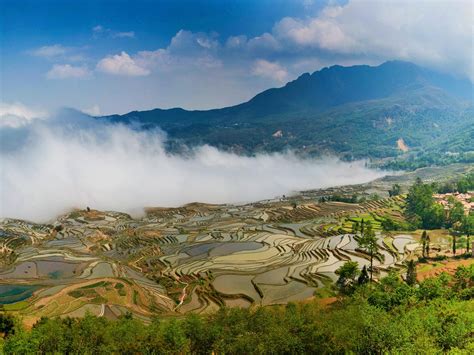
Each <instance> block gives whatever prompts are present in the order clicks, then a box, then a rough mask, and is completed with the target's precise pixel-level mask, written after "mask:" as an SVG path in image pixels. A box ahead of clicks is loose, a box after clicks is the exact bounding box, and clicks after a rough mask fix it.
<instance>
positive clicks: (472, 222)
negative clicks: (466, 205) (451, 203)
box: [461, 213, 474, 253]
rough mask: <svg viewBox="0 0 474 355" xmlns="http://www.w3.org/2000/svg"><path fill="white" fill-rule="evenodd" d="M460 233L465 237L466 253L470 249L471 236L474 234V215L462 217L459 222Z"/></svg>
mask: <svg viewBox="0 0 474 355" xmlns="http://www.w3.org/2000/svg"><path fill="white" fill-rule="evenodd" d="M461 232H462V233H463V234H465V235H466V253H469V248H470V247H471V235H472V234H473V233H474V214H472V213H470V214H469V215H468V216H464V217H463V219H462V222H461Z"/></svg>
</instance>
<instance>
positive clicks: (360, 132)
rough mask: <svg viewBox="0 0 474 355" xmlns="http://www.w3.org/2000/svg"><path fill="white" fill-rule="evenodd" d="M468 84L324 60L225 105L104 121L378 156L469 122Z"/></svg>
mask: <svg viewBox="0 0 474 355" xmlns="http://www.w3.org/2000/svg"><path fill="white" fill-rule="evenodd" d="M473 101H474V100H473V85H472V83H471V82H470V81H469V80H466V79H458V78H455V77H452V76H449V75H446V74H441V73H437V72H435V71H432V70H428V69H425V68H422V67H419V66H417V65H415V64H412V63H407V62H400V61H390V62H386V63H383V64H381V65H379V66H376V67H372V66H367V65H357V66H351V67H342V66H338V65H336V66H332V67H329V68H324V69H322V70H320V71H316V72H314V73H312V74H309V73H306V74H303V75H301V76H300V77H299V78H297V79H296V80H294V81H292V82H289V83H287V84H286V85H285V86H283V87H281V88H273V89H269V90H266V91H263V92H262V93H260V94H258V95H256V96H255V97H254V98H252V99H251V100H249V101H247V102H245V103H242V104H239V105H236V106H232V107H226V108H222V109H214V110H206V111H187V110H184V109H181V108H173V109H168V110H163V109H154V110H150V111H141V112H139V111H133V112H130V113H128V114H125V115H113V116H107V117H103V118H105V119H107V120H109V121H111V122H121V123H125V124H138V125H139V126H140V127H142V128H144V129H150V128H155V127H160V128H161V129H163V130H165V131H166V132H167V133H168V136H169V137H170V147H171V149H179V144H180V143H185V144H187V145H195V144H203V143H205V144H211V145H214V146H217V147H219V148H223V149H228V150H233V151H237V152H241V153H247V154H252V153H255V152H259V151H267V152H268V151H281V150H284V149H288V148H291V149H295V150H297V151H300V152H303V153H306V154H312V155H319V154H324V153H333V154H337V155H339V156H341V157H343V158H346V159H354V158H361V157H371V158H385V157H393V156H397V155H399V154H401V153H404V154H407V151H417V150H418V151H419V150H422V149H423V148H424V147H426V146H432V145H433V141H440V142H441V141H443V142H444V141H446V140H447V139H449V137H450V135H454V134H456V135H459V132H458V131H459V129H461V128H462V127H464V129H465V127H466V126H467V127H468V128H469V127H471V126H472V125H473V121H474V116H473V115H472V113H473V109H472V108H473Z"/></svg>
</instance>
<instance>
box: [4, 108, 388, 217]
mask: <svg viewBox="0 0 474 355" xmlns="http://www.w3.org/2000/svg"><path fill="white" fill-rule="evenodd" d="M0 133H2V134H3V135H5V134H7V135H12V134H13V133H12V128H11V127H9V130H8V131H6V132H5V131H3V132H2V130H1V129H0ZM14 133H15V137H16V139H15V145H14V146H13V147H11V146H10V147H8V146H7V145H1V150H0V200H1V205H0V217H12V218H22V219H28V220H33V221H47V220H49V219H51V218H53V217H55V216H56V215H58V214H61V213H63V212H65V211H67V210H68V209H71V208H74V207H77V208H85V207H86V206H90V207H92V208H96V209H100V210H117V211H126V212H130V213H134V212H135V213H136V212H141V211H142V210H143V207H147V206H179V205H182V204H185V203H188V202H193V201H200V202H209V203H240V202H249V201H256V200H260V199H265V198H272V197H275V196H277V195H281V194H287V193H291V192H293V191H297V190H302V189H311V188H318V187H328V186H334V185H340V184H353V183H362V182H366V181H369V180H372V179H374V178H377V177H380V176H382V175H383V173H382V172H380V171H374V170H370V169H367V168H366V167H365V166H364V162H354V163H344V162H341V161H338V160H337V159H335V158H326V159H319V160H309V159H308V160H304V159H300V158H298V157H296V156H295V155H294V154H292V153H286V154H259V155H257V156H255V157H244V156H239V155H235V154H232V153H227V152H222V151H219V150H217V149H216V148H213V147H210V146H201V147H197V148H194V149H191V150H190V151H189V153H188V154H186V155H176V154H170V153H168V152H166V150H165V147H164V143H165V141H166V137H165V134H164V133H163V132H160V131H153V132H149V131H148V132H143V131H136V130H132V129H131V128H129V127H125V126H121V125H107V124H102V123H99V122H98V121H97V120H92V119H91V118H90V117H88V116H84V115H82V114H79V113H70V112H68V113H63V114H61V115H58V116H56V117H53V118H49V119H48V120H36V121H32V123H31V124H30V125H28V126H22V127H21V128H18V129H17V131H16V132H14ZM5 141H7V140H5ZM5 141H4V142H5Z"/></svg>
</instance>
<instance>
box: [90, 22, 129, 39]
mask: <svg viewBox="0 0 474 355" xmlns="http://www.w3.org/2000/svg"><path fill="white" fill-rule="evenodd" d="M92 34H93V37H94V38H99V37H102V36H104V37H111V38H135V32H134V31H114V30H112V29H110V28H106V27H104V26H102V25H97V26H94V27H92Z"/></svg>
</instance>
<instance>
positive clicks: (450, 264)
mask: <svg viewBox="0 0 474 355" xmlns="http://www.w3.org/2000/svg"><path fill="white" fill-rule="evenodd" d="M471 264H474V258H471V259H463V260H452V261H445V262H442V264H441V265H439V266H435V267H433V268H432V269H429V270H426V271H422V272H418V275H417V279H418V281H422V280H424V279H426V278H429V277H435V276H438V275H439V274H441V273H442V272H447V273H448V274H451V275H452V274H454V273H455V271H456V269H457V267H458V266H469V265H471ZM421 265H423V264H421Z"/></svg>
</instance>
